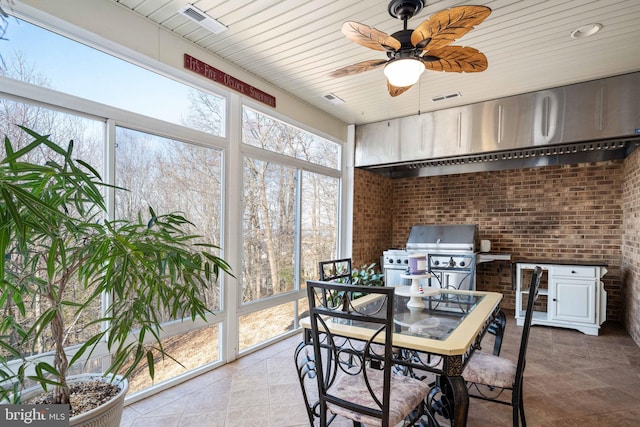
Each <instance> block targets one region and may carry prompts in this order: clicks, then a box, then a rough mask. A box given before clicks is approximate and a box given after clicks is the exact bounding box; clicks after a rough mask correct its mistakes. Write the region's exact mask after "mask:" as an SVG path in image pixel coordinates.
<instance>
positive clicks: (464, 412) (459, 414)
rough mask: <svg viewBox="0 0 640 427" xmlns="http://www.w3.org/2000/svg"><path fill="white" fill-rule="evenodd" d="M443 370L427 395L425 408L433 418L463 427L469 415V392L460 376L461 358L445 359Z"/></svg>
mask: <svg viewBox="0 0 640 427" xmlns="http://www.w3.org/2000/svg"><path fill="white" fill-rule="evenodd" d="M443 368H444V369H443V373H442V374H441V375H440V376H438V377H437V379H436V383H435V385H434V387H433V388H432V389H431V393H429V397H428V400H427V402H428V406H427V407H428V409H429V410H430V412H431V414H432V415H433V417H435V418H437V417H438V416H440V417H442V418H445V419H448V420H449V422H450V424H451V426H452V427H453V426H456V427H460V426H461V427H464V426H466V425H467V416H468V414H469V392H468V390H467V386H466V383H465V380H464V378H463V377H462V375H461V374H462V357H461V356H449V357H445V358H444V366H443Z"/></svg>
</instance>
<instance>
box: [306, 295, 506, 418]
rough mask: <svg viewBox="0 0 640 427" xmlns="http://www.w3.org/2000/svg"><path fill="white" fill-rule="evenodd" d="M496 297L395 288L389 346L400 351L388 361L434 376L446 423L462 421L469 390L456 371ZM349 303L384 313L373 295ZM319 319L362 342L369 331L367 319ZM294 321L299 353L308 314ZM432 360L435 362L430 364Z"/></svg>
mask: <svg viewBox="0 0 640 427" xmlns="http://www.w3.org/2000/svg"><path fill="white" fill-rule="evenodd" d="M501 301H502V294H500V293H497V292H484V291H469V290H455V289H450V290H449V289H430V288H427V289H425V290H424V293H423V294H415V293H412V292H410V289H409V287H408V286H407V287H398V288H396V290H395V292H394V306H395V308H394V327H395V331H394V334H393V346H394V347H396V348H398V349H401V350H402V351H401V352H399V354H400V356H399V357H400V358H399V359H396V358H394V363H398V364H399V365H404V366H405V367H407V368H408V369H409V370H408V371H407V372H412V373H414V372H417V371H420V370H422V371H429V372H432V373H435V374H436V375H437V382H436V384H435V387H437V388H438V390H439V393H435V394H434V395H442V396H445V398H443V399H441V400H442V402H444V404H446V405H448V408H447V411H448V414H449V415H448V418H449V420H448V422H449V423H450V425H451V426H464V425H466V419H467V415H468V409H469V395H468V391H467V389H466V386H465V382H464V378H463V377H462V373H463V370H464V366H465V365H466V362H467V360H468V359H469V358H470V357H472V355H473V352H474V351H475V350H476V349H478V348H479V347H480V341H481V340H482V338H483V336H484V334H485V333H486V331H487V330H488V329H489V326H490V324H491V322H492V321H493V320H494V318H495V317H496V316H497V315H498V312H499V311H500V302H501ZM352 303H353V305H354V307H355V308H356V309H357V310H358V311H363V312H368V313H377V312H380V313H383V312H384V310H380V309H381V306H382V305H383V304H385V302H384V300H383V299H380V297H379V296H376V295H374V294H370V295H366V296H364V297H362V298H359V299H356V300H354V301H352ZM325 321H326V325H327V327H328V328H330V329H331V331H332V333H334V334H337V335H341V336H344V337H346V338H349V339H355V340H362V341H366V340H368V339H370V338H371V336H372V335H373V333H374V330H373V329H372V327H371V325H367V324H358V323H353V322H352V323H349V322H346V321H344V320H342V319H338V318H329V319H325ZM300 324H301V326H302V327H303V328H304V330H305V333H304V337H305V340H304V342H303V343H301V346H300V348H299V350H298V351H297V354H300V353H301V352H302V348H303V347H304V345H309V344H310V341H309V340H310V334H309V332H310V323H309V320H308V318H303V319H301V321H300ZM380 339H383V338H382V337H380ZM438 356H440V357H438ZM296 357H297V356H296ZM434 358H435V359H434ZM425 360H427V361H429V362H425ZM433 360H436V363H432V361H433ZM301 383H302V380H301ZM310 413H311V412H310ZM310 417H311V416H310Z"/></svg>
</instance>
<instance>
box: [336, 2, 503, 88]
mask: <svg viewBox="0 0 640 427" xmlns="http://www.w3.org/2000/svg"><path fill="white" fill-rule="evenodd" d="M423 6H424V2H423V0H392V1H391V2H390V3H389V7H388V10H389V14H390V15H391V16H393V17H394V18H397V19H401V20H402V21H403V22H404V29H402V30H400V31H398V32H395V33H393V34H392V35H388V34H386V33H384V32H382V31H380V30H377V29H375V28H373V27H369V26H368V25H364V24H360V23H358V22H353V21H348V22H345V23H344V24H343V25H342V33H343V34H344V35H345V36H346V37H347V38H348V39H349V40H351V41H353V42H356V43H358V44H361V45H362V46H364V47H368V48H370V49H374V50H381V51H386V53H387V57H388V59H372V60H369V61H363V62H358V63H357V64H353V65H349V66H346V67H343V68H340V69H337V70H335V71H333V72H332V73H331V74H329V75H330V76H331V77H342V76H348V75H352V74H358V73H362V72H364V71H369V70H373V69H374V68H378V67H381V66H383V65H384V66H385V68H384V74H385V76H386V77H387V88H388V89H389V94H390V95H391V96H398V95H400V94H402V93H404V92H406V91H407V90H409V88H411V86H413V85H414V84H415V83H416V82H417V81H418V79H419V78H420V75H421V74H422V72H423V71H424V70H425V69H429V70H432V71H446V72H456V73H461V72H463V71H464V72H467V73H477V72H480V71H484V70H486V69H487V57H486V56H484V54H483V53H482V52H480V51H478V50H477V49H474V48H472V47H462V46H451V43H453V42H454V41H455V40H456V39H458V38H460V37H462V36H463V35H465V34H467V33H468V32H469V31H471V30H473V28H474V26H475V25H478V24H480V23H481V22H482V21H484V19H485V18H486V17H487V16H489V15H490V14H491V9H489V8H488V7H486V6H456V7H452V8H450V9H444V10H441V11H439V12H436V13H434V14H433V15H431V17H429V19H427V20H425V21H424V22H422V23H421V24H420V25H418V27H417V28H416V29H415V30H411V29H407V21H408V20H409V18H411V17H413V16H415V15H416V14H417V13H418V12H420V11H421V10H422V8H423Z"/></svg>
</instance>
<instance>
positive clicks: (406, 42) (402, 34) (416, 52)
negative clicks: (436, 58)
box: [387, 30, 422, 59]
mask: <svg viewBox="0 0 640 427" xmlns="http://www.w3.org/2000/svg"><path fill="white" fill-rule="evenodd" d="M412 33H413V30H400V31H398V32H395V33H393V34H392V35H391V37H393V38H395V39H396V40H398V41H399V42H400V49H398V50H397V51H388V52H387V56H388V57H389V58H398V59H399V58H409V57H419V56H420V54H421V53H422V49H416V47H415V46H414V45H413V44H412V43H411V34H412Z"/></svg>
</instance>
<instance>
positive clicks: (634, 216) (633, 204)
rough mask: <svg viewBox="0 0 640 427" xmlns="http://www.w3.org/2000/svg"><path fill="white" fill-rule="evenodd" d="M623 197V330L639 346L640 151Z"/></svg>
mask: <svg viewBox="0 0 640 427" xmlns="http://www.w3.org/2000/svg"><path fill="white" fill-rule="evenodd" d="M622 193H623V197H622V200H623V211H624V217H623V222H622V224H623V230H624V232H623V235H622V254H623V257H622V268H621V271H622V284H623V289H624V292H623V297H624V299H623V301H624V303H625V310H624V315H625V316H624V326H625V329H626V330H627V331H628V332H629V335H631V337H632V338H633V339H634V340H635V342H636V343H638V345H640V150H636V151H635V152H634V153H633V154H632V155H631V156H629V157H628V158H627V159H626V160H625V165H624V185H623V191H622Z"/></svg>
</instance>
